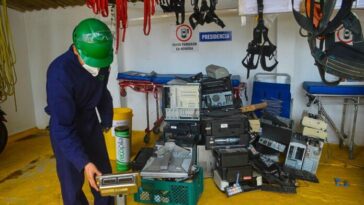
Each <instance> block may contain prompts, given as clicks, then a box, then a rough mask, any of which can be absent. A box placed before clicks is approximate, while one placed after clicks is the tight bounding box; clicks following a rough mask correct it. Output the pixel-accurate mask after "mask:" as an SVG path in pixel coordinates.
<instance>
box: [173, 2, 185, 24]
mask: <svg viewBox="0 0 364 205" xmlns="http://www.w3.org/2000/svg"><path fill="white" fill-rule="evenodd" d="M171 6H172V8H173V10H174V13H175V14H176V25H180V24H183V23H184V22H185V0H171Z"/></svg>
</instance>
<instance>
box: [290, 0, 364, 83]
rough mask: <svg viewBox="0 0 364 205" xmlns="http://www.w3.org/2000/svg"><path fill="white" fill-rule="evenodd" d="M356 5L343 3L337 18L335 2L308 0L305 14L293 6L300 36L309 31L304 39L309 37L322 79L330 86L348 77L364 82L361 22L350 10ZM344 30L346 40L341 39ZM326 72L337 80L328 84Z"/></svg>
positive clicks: (352, 0)
mask: <svg viewBox="0 0 364 205" xmlns="http://www.w3.org/2000/svg"><path fill="white" fill-rule="evenodd" d="M353 2H354V0H343V1H342V3H341V6H340V9H339V10H338V12H337V13H336V15H335V16H334V17H332V15H333V13H334V12H333V11H334V8H335V4H336V0H332V1H326V0H325V1H324V0H306V1H305V10H306V12H305V15H303V14H301V13H300V12H298V11H296V10H295V8H294V7H292V10H293V15H294V17H295V19H296V21H297V23H298V24H299V26H300V27H301V29H300V34H301V35H302V33H303V32H302V30H305V31H306V32H307V35H302V36H303V37H307V41H308V44H309V47H310V50H311V55H312V56H313V58H314V59H315V65H316V66H317V68H318V70H319V73H320V77H321V79H322V81H323V82H324V83H326V84H329V85H337V84H339V82H340V81H342V80H343V79H345V78H349V79H354V80H364V39H363V34H362V29H361V25H360V21H359V19H358V18H357V16H356V15H355V14H354V13H353V12H352V11H351V7H352V5H353ZM292 5H294V0H292ZM343 29H344V32H345V33H346V34H345V36H346V37H345V36H344V38H345V41H343V39H341V37H340V36H338V35H339V34H338V32H340V31H341V30H343ZM335 37H336V38H335ZM350 37H351V39H350ZM326 73H329V74H332V75H335V76H337V77H338V79H337V80H334V81H328V80H327V79H326Z"/></svg>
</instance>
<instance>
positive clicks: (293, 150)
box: [285, 111, 327, 182]
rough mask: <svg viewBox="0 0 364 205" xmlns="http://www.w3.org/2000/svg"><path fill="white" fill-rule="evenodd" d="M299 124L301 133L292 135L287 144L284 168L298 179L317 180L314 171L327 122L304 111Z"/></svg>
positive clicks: (324, 139)
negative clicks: (301, 127)
mask: <svg viewBox="0 0 364 205" xmlns="http://www.w3.org/2000/svg"><path fill="white" fill-rule="evenodd" d="M301 125H302V126H303V129H302V134H296V135H294V136H293V137H292V140H291V142H290V144H289V148H288V153H287V157H286V161H285V170H286V171H287V172H289V173H290V174H291V175H293V176H295V177H297V178H299V179H304V180H308V181H312V182H318V178H317V177H316V171H317V168H318V165H319V162H320V158H321V153H322V148H323V145H324V141H326V140H327V132H326V129H327V123H326V122H324V121H323V120H322V119H321V118H320V117H319V116H318V115H314V114H311V113H308V112H306V111H305V112H304V113H303V117H302V120H301Z"/></svg>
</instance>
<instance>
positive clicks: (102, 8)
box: [86, 0, 109, 17]
mask: <svg viewBox="0 0 364 205" xmlns="http://www.w3.org/2000/svg"><path fill="white" fill-rule="evenodd" d="M108 4H109V2H108V0H87V1H86V5H87V7H88V8H90V9H92V11H93V12H94V13H95V14H99V13H101V15H102V16H103V17H107V16H109V8H108Z"/></svg>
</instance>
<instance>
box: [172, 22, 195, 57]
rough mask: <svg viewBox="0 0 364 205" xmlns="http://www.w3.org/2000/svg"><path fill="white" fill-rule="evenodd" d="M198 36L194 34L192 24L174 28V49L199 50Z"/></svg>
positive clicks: (177, 50)
mask: <svg viewBox="0 0 364 205" xmlns="http://www.w3.org/2000/svg"><path fill="white" fill-rule="evenodd" d="M197 38H198V37H197V36H195V35H194V32H193V29H192V28H191V26H190V25H187V24H181V25H177V26H176V27H173V30H172V51H175V52H193V51H198V39H197Z"/></svg>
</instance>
